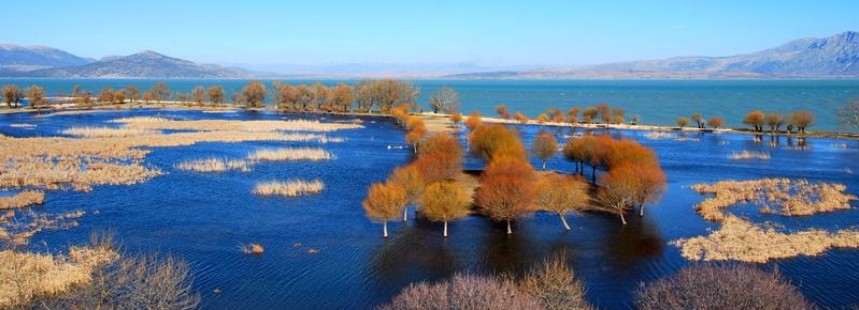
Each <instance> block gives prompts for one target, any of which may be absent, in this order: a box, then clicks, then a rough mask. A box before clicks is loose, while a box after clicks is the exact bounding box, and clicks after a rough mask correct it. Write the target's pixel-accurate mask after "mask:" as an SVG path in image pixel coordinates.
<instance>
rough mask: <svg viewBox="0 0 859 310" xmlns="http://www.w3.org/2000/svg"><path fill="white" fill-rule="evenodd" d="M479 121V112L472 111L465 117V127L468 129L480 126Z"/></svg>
mask: <svg viewBox="0 0 859 310" xmlns="http://www.w3.org/2000/svg"><path fill="white" fill-rule="evenodd" d="M481 122H482V120H481V118H480V112H477V111H472V112H471V114H469V115H468V118H466V119H465V127H466V128H468V130H474V129H475V128H477V127H478V126H480V124H481Z"/></svg>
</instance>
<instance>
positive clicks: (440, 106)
mask: <svg viewBox="0 0 859 310" xmlns="http://www.w3.org/2000/svg"><path fill="white" fill-rule="evenodd" d="M430 106H432V109H433V113H438V111H443V112H445V113H451V112H454V111H459V92H457V91H456V90H455V89H453V88H450V87H442V88H439V89H438V90H436V91H435V92H434V93H433V94H432V96H431V97H430Z"/></svg>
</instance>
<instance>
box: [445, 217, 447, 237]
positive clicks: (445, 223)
mask: <svg viewBox="0 0 859 310" xmlns="http://www.w3.org/2000/svg"><path fill="white" fill-rule="evenodd" d="M444 237H445V238H447V221H444Z"/></svg>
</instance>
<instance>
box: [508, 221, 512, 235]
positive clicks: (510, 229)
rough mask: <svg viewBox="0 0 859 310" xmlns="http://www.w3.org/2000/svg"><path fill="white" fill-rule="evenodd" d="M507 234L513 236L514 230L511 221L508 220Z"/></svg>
mask: <svg viewBox="0 0 859 310" xmlns="http://www.w3.org/2000/svg"><path fill="white" fill-rule="evenodd" d="M507 234H508V235H511V234H513V228H511V227H510V219H507Z"/></svg>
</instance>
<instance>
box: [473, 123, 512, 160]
mask: <svg viewBox="0 0 859 310" xmlns="http://www.w3.org/2000/svg"><path fill="white" fill-rule="evenodd" d="M469 141H470V144H471V151H472V152H474V153H475V154H478V155H480V156H481V157H483V159H485V160H487V161H492V160H494V159H495V158H496V157H513V158H517V159H521V160H524V159H525V156H526V152H525V146H524V145H523V144H522V141H521V140H520V139H519V137H518V136H517V135H516V134H515V133H513V132H512V131H510V130H509V129H507V127H505V126H504V125H501V124H494V125H487V126H480V127H478V128H477V129H475V130H474V131H473V132H472V133H471V135H470V136H469Z"/></svg>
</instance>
